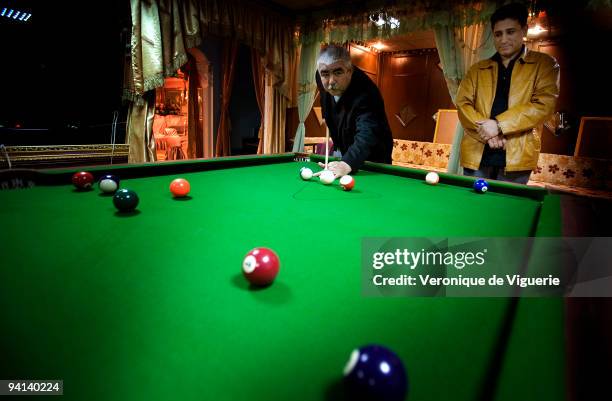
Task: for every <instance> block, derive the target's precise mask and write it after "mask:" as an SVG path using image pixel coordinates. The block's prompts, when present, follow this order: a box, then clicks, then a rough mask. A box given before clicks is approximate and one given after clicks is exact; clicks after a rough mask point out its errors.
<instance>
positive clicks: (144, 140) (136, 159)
mask: <svg viewBox="0 0 612 401" xmlns="http://www.w3.org/2000/svg"><path fill="white" fill-rule="evenodd" d="M144 100H145V103H144V104H132V105H131V106H130V108H129V110H128V116H127V127H126V130H127V132H130V133H131V135H126V136H125V143H127V144H128V145H130V146H129V153H128V163H146V162H153V161H155V160H157V155H156V153H155V138H154V137H153V120H154V119H155V91H149V92H147V93H145V96H144Z"/></svg>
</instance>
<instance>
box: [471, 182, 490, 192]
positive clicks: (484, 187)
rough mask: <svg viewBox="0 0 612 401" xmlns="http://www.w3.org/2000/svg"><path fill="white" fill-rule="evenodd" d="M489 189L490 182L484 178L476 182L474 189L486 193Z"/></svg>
mask: <svg viewBox="0 0 612 401" xmlns="http://www.w3.org/2000/svg"><path fill="white" fill-rule="evenodd" d="M488 190H489V184H488V183H487V182H486V181H485V180H483V179H482V178H480V179H478V180H476V182H474V191H476V192H478V193H479V194H484V193H485V192H487V191H488Z"/></svg>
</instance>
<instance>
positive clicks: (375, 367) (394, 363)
mask: <svg viewBox="0 0 612 401" xmlns="http://www.w3.org/2000/svg"><path fill="white" fill-rule="evenodd" d="M344 382H345V385H346V389H347V392H348V394H349V396H350V397H351V399H354V398H355V399H360V400H377V401H404V399H405V398H406V393H407V391H408V378H407V377H406V369H405V368H404V365H403V363H402V361H401V360H400V358H399V357H398V356H397V355H396V354H395V353H394V352H393V351H391V350H390V349H388V348H385V347H383V346H381V345H367V346H365V347H361V348H359V349H356V350H354V351H353V352H352V353H351V356H350V359H349V361H348V362H347V364H346V367H345V368H344Z"/></svg>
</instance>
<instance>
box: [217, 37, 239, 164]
mask: <svg viewBox="0 0 612 401" xmlns="http://www.w3.org/2000/svg"><path fill="white" fill-rule="evenodd" d="M239 46H240V45H239V44H238V42H236V41H235V40H230V39H228V40H226V41H225V43H224V46H223V64H222V66H221V68H222V69H223V72H222V75H223V81H222V83H221V117H220V118H219V128H218V130H217V145H216V148H215V156H217V157H219V156H229V155H230V154H231V146H230V145H231V140H230V139H231V130H232V129H231V121H230V115H229V106H230V98H231V95H232V85H233V83H234V71H235V70H234V65H235V64H236V56H237V54H238V47H239Z"/></svg>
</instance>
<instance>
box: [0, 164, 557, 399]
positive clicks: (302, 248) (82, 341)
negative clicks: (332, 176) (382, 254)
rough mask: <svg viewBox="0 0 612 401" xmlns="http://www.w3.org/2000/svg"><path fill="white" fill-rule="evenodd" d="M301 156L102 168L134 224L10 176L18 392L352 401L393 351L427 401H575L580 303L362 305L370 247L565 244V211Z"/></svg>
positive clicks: (5, 354)
mask: <svg viewBox="0 0 612 401" xmlns="http://www.w3.org/2000/svg"><path fill="white" fill-rule="evenodd" d="M302 157H303V155H299V154H298V155H296V154H283V155H272V156H253V157H229V158H219V159H211V160H196V161H179V162H166V163H151V164H144V165H129V166H127V165H114V166H97V167H92V168H90V169H88V171H90V172H92V173H93V174H94V176H96V177H98V176H101V175H102V174H105V173H111V174H116V175H118V176H120V177H121V178H122V181H121V187H123V188H131V189H133V190H135V191H136V192H137V193H138V195H139V197H140V204H139V206H138V208H137V210H136V211H135V212H134V213H128V214H121V213H118V212H117V211H116V210H115V208H114V206H113V203H112V199H111V198H112V196H110V197H109V196H107V195H104V194H102V193H100V191H99V190H98V189H97V186H96V187H95V189H94V190H91V191H86V192H80V191H77V190H76V189H75V188H74V187H73V186H72V185H71V183H70V177H71V175H72V173H74V172H75V171H77V170H76V169H70V170H69V169H57V170H43V171H23V172H19V171H12V172H5V174H4V175H2V174H0V183H2V180H3V178H2V177H4V187H5V188H6V187H10V186H11V185H12V186H15V185H16V186H23V187H27V188H23V189H8V190H1V191H0V205H1V207H0V221H2V230H0V256H1V259H0V260H1V268H0V311H1V312H2V329H1V330H0V379H62V380H63V382H64V395H63V397H62V398H61V399H63V400H71V401H72V400H75V401H77V400H78V401H82V400H88V401H97V400H132V401H133V400H146V401H154V400H182V401H191V400H194V401H195V400H198V401H200V400H215V401H223V400H232V401H241V400H251V401H257V400H262V401H263V400H265V401H276V400H300V401H310V400H339V399H343V397H344V396H343V394H344V389H343V387H342V384H341V383H342V382H341V378H342V369H343V367H344V364H345V363H346V362H347V360H348V357H349V355H350V353H351V351H352V350H353V349H354V348H356V347H359V346H362V345H366V344H371V343H376V344H382V345H385V346H386V347H389V348H391V349H392V350H394V351H395V352H396V353H397V354H398V355H399V356H400V358H401V359H402V360H403V362H404V365H405V367H406V370H407V375H408V380H409V392H408V396H407V399H408V400H415V401H428V400H453V401H461V400H513V401H514V400H522V401H525V400H538V401H544V400H551V401H552V400H562V399H564V398H565V392H566V390H565V378H564V375H565V366H566V361H565V359H566V358H565V339H564V334H563V333H564V322H563V321H564V314H563V301H562V299H559V298H442V297H439V298H434V297H388V298H387V297H379V298H372V297H364V296H362V291H361V267H360V266H361V260H360V257H361V253H360V246H361V239H362V238H363V237H421V236H422V237H461V236H471V237H513V236H514V237H526V236H559V235H560V227H561V225H560V224H561V222H560V219H561V217H560V216H561V215H560V206H559V199H558V198H557V197H556V196H554V195H550V194H548V193H547V192H546V191H544V190H542V189H539V188H530V187H526V186H521V185H513V184H506V183H499V182H492V183H491V187H490V190H489V192H488V193H487V194H485V195H479V194H476V193H475V192H474V191H473V190H472V189H471V186H472V183H473V179H472V178H468V177H460V176H453V175H446V174H441V175H440V176H441V182H440V183H439V184H438V185H436V186H431V185H427V184H426V183H425V181H424V176H425V174H426V172H425V171H421V170H413V169H406V168H402V167H395V166H386V165H380V164H375V163H368V164H367V165H366V166H365V167H364V168H363V169H362V170H361V171H359V172H358V173H357V174H356V175H355V179H356V186H355V189H354V190H353V191H351V192H345V191H342V189H341V188H340V186H339V185H338V182H337V181H336V182H335V183H334V184H333V185H331V186H325V185H322V184H321V183H319V182H318V180H316V179H313V180H311V181H303V180H301V179H300V177H299V169H300V167H302V166H310V167H311V168H313V169H314V170H317V169H318V167H317V164H316V161H318V160H320V158H317V156H315V155H312V156H311V159H304V158H302ZM7 174H8V175H7ZM16 175H17V176H18V178H19V180H20V181H15V176H16ZM7 177H10V178H7ZM177 177H183V178H186V179H188V180H189V181H190V183H191V193H190V196H189V197H188V198H187V199H183V200H179V199H174V198H173V197H172V195H171V194H170V192H169V189H168V187H169V184H170V182H171V180H172V179H174V178H177ZM11 183H12V184H11ZM15 183H17V184H15ZM258 246H265V247H269V248H272V249H273V250H274V251H276V252H277V254H278V255H279V257H280V260H281V267H280V273H279V275H278V277H277V279H276V281H275V282H274V283H273V284H272V285H271V286H270V287H267V288H263V289H260V288H252V287H250V286H249V284H248V283H247V282H246V281H245V279H244V277H243V275H242V271H241V268H242V260H243V258H244V256H245V255H246V253H247V252H248V251H249V250H250V249H252V248H254V247H258ZM42 398H45V397H42ZM37 399H38V398H37ZM53 399H56V398H53Z"/></svg>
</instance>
